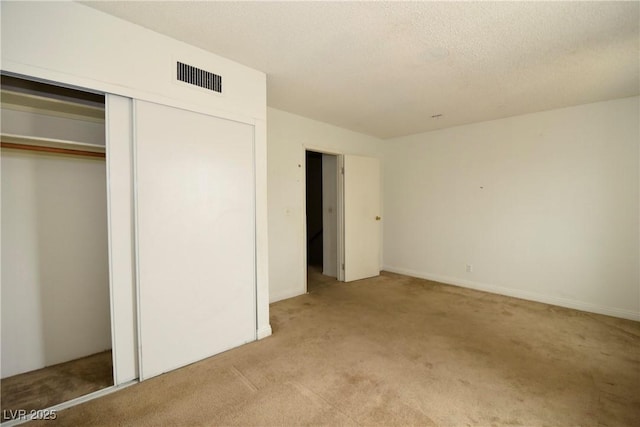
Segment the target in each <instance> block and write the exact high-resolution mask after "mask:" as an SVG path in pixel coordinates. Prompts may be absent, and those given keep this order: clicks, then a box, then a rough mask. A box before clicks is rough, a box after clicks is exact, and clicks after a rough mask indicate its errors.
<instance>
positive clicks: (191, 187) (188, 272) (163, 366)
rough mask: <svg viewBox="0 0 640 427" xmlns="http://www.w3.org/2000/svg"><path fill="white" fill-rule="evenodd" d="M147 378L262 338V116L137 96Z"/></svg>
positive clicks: (140, 269) (143, 346)
mask: <svg viewBox="0 0 640 427" xmlns="http://www.w3.org/2000/svg"><path fill="white" fill-rule="evenodd" d="M135 117H136V130H135V150H136V152H135V167H136V182H137V209H136V212H137V230H138V231H137V239H138V240H137V252H138V280H139V282H138V283H139V322H140V324H139V328H140V350H141V351H140V354H141V359H140V367H141V370H140V379H141V380H144V379H147V378H150V377H153V376H155V375H159V374H161V373H163V372H167V371H170V370H172V369H175V368H178V367H180V366H184V365H187V364H189V363H192V362H195V361H197V360H201V359H203V358H206V357H208V356H211V355H214V354H216V353H220V352H222V351H225V350H228V349H230V348H233V347H236V346H239V345H241V344H244V343H247V342H249V341H253V340H255V338H256V302H255V219H254V215H255V209H254V204H255V193H254V186H255V181H254V140H253V135H254V131H253V126H250V125H247V124H243V123H239V122H234V121H230V120H224V119H221V118H217V117H212V116H207V115H204V114H198V113H194V112H189V111H185V110H180V109H177V108H171V107H166V106H162V105H157V104H152V103H148V102H141V101H137V102H136V103H135Z"/></svg>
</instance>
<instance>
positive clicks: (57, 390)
mask: <svg viewBox="0 0 640 427" xmlns="http://www.w3.org/2000/svg"><path fill="white" fill-rule="evenodd" d="M111 385H113V364H112V360H111V351H105V352H102V353H98V354H93V355H91V356H87V357H83V358H81V359H76V360H72V361H70V362H65V363H60V364H58V365H53V366H49V367H46V368H43V369H38V370H36V371H31V372H26V373H24V374H20V375H14V376H12V377H8V378H4V379H2V380H1V381H0V389H1V392H0V397H1V406H2V408H1V409H2V413H3V419H4V418H5V416H8V414H9V413H11V412H12V411H16V410H19V409H23V410H25V411H27V412H29V411H31V410H33V409H44V408H48V407H50V406H53V405H57V404H58V403H62V402H66V401H67V400H71V399H74V398H76V397H79V396H83V395H85V394H88V393H92V392H94V391H97V390H100V389H103V388H105V387H109V386H111Z"/></svg>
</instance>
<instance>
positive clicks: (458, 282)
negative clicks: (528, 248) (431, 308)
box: [383, 265, 640, 321]
mask: <svg viewBox="0 0 640 427" xmlns="http://www.w3.org/2000/svg"><path fill="white" fill-rule="evenodd" d="M383 270H385V271H389V272H391V273H398V274H404V275H406V276H412V277H417V278H420V279H427V280H433V281H434V282H440V283H445V284H447V285H454V286H460V287H463V288H469V289H475V290H478V291H484V292H490V293H492V294H498V295H505V296H509V297H514V298H520V299H524V300H528V301H536V302H542V303H545V304H551V305H557V306H560V307H566V308H573V309H575V310H581V311H586V312H589V313H597V314H605V315H607V316H613V317H619V318H622V319H628V320H635V321H640V313H639V312H635V311H631V310H624V309H620V308H614V307H605V306H599V305H596V304H591V303H588V302H583V301H578V300H573V299H569V298H561V297H555V296H551V295H544V294H538V293H535V292H529V291H523V290H520V289H511V288H505V287H502V286H496V285H490V284H486V283H479V282H474V281H471V280H463V279H458V278H455V277H447V276H440V275H437V274H430V273H423V272H420V271H415V270H410V269H406V268H397V267H393V266H390V265H387V266H384V268H383Z"/></svg>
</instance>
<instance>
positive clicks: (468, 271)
mask: <svg viewBox="0 0 640 427" xmlns="http://www.w3.org/2000/svg"><path fill="white" fill-rule="evenodd" d="M467 273H473V265H471V264H467Z"/></svg>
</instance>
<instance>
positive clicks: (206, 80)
mask: <svg viewBox="0 0 640 427" xmlns="http://www.w3.org/2000/svg"><path fill="white" fill-rule="evenodd" d="M177 76H178V80H180V81H181V82H185V83H189V84H192V85H195V86H199V87H201V88H204V89H209V90H212V91H214V92H218V93H222V76H219V75H217V74H214V73H210V72H209V71H205V70H201V69H200V68H196V67H193V66H191V65H187V64H184V63H182V62H178V72H177Z"/></svg>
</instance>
